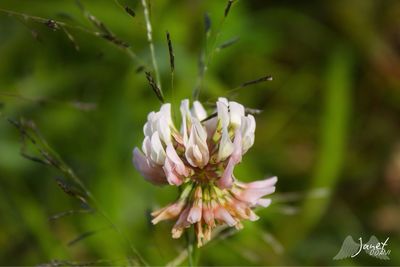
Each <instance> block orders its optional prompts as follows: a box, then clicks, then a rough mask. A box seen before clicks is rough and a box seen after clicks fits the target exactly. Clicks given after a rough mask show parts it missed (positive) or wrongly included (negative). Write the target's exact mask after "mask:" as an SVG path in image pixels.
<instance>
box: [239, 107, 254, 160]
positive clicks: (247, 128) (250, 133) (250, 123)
mask: <svg viewBox="0 0 400 267" xmlns="http://www.w3.org/2000/svg"><path fill="white" fill-rule="evenodd" d="M240 130H241V132H242V139H243V140H242V141H243V147H242V149H243V154H244V153H246V152H247V150H248V149H249V148H250V147H251V146H253V144H254V132H255V130H256V121H255V119H254V116H253V115H247V116H246V117H242V125H241V127H240Z"/></svg>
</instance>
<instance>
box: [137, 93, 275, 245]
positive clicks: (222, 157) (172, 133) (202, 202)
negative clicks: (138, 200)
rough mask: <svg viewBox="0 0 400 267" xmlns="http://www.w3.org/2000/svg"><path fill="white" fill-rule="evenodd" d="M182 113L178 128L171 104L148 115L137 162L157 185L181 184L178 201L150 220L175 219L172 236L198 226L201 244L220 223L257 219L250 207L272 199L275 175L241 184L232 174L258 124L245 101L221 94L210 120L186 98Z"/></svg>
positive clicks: (230, 224) (269, 201)
mask: <svg viewBox="0 0 400 267" xmlns="http://www.w3.org/2000/svg"><path fill="white" fill-rule="evenodd" d="M180 112H181V116H182V123H181V127H180V131H178V130H177V129H178V128H177V127H175V125H174V123H173V120H172V117H171V104H169V103H168V104H163V105H162V106H161V108H160V111H158V112H151V113H149V115H148V117H147V122H146V124H145V125H144V128H143V132H144V135H145V138H144V140H143V144H142V151H140V150H139V149H138V148H135V149H134V150H133V163H134V165H135V167H136V168H137V169H138V170H139V172H140V173H141V174H142V175H143V176H144V177H145V179H147V180H148V181H150V182H152V183H153V184H156V185H164V184H170V185H175V186H180V187H182V190H181V192H182V193H181V194H180V197H179V199H178V200H177V201H176V202H175V203H172V204H170V205H169V206H167V207H165V208H162V209H160V210H158V211H155V212H153V213H152V216H153V220H152V223H153V224H156V223H158V222H160V221H163V220H168V219H174V218H177V221H176V223H175V226H174V227H173V229H172V237H173V238H179V237H180V236H181V235H182V233H183V232H184V230H185V229H186V228H188V227H190V226H191V225H192V224H194V225H195V231H196V234H197V241H198V246H202V245H203V244H204V243H206V242H208V241H209V240H210V239H211V233H212V230H213V229H214V228H215V227H216V226H217V225H223V224H226V225H228V226H235V227H236V228H237V229H240V228H242V227H243V226H242V223H241V221H242V220H251V221H254V220H257V219H258V216H257V215H256V214H255V213H254V212H253V210H252V208H254V207H256V206H262V207H267V206H268V205H269V204H270V203H271V200H270V199H268V198H263V197H264V196H266V195H269V194H271V193H273V192H274V191H275V183H276V182H277V178H276V177H272V178H268V179H265V180H261V181H256V182H251V183H243V182H240V181H238V180H237V179H236V178H235V177H234V175H233V170H234V167H235V166H236V165H237V164H239V163H240V162H241V160H242V156H243V155H244V154H245V153H246V152H247V151H248V149H249V148H250V147H251V146H252V145H253V144H254V132H255V129H256V122H255V119H254V117H253V116H252V115H246V114H245V109H244V107H243V105H241V104H239V103H237V102H233V101H228V100H227V99H226V98H219V99H218V101H217V103H216V116H215V117H211V118H209V119H207V120H206V118H208V117H207V112H206V110H205V109H204V107H203V106H202V104H201V103H200V102H198V101H194V103H193V107H192V109H190V107H189V100H187V99H185V100H183V101H182V102H181V106H180Z"/></svg>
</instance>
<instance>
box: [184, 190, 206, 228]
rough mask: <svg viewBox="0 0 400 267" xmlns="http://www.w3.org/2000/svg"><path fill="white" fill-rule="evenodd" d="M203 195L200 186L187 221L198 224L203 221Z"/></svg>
mask: <svg viewBox="0 0 400 267" xmlns="http://www.w3.org/2000/svg"><path fill="white" fill-rule="evenodd" d="M202 198H203V193H202V189H201V186H198V187H197V188H196V189H195V192H194V202H193V205H192V207H191V208H190V211H189V215H188V218H187V220H188V221H189V222H190V223H192V224H193V223H196V222H199V221H200V220H201V214H202V208H203V200H202Z"/></svg>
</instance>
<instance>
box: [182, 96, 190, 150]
mask: <svg viewBox="0 0 400 267" xmlns="http://www.w3.org/2000/svg"><path fill="white" fill-rule="evenodd" d="M180 110H181V115H182V126H181V133H182V136H183V143H184V144H186V143H187V141H188V131H189V129H188V128H189V125H188V122H190V121H191V116H190V111H189V100H188V99H184V100H182V101H181V107H180Z"/></svg>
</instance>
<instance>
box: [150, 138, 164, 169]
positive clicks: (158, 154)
mask: <svg viewBox="0 0 400 267" xmlns="http://www.w3.org/2000/svg"><path fill="white" fill-rule="evenodd" d="M151 159H152V160H153V161H154V162H156V163H157V164H159V165H163V164H164V162H165V151H164V148H163V146H162V143H161V140H160V136H159V135H158V132H155V133H153V135H152V136H151Z"/></svg>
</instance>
